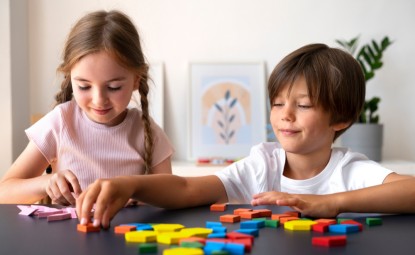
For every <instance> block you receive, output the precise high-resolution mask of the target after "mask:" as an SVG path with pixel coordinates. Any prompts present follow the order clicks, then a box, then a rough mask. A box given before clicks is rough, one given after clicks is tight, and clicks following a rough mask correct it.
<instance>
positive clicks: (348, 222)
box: [340, 220, 363, 231]
mask: <svg viewBox="0 0 415 255" xmlns="http://www.w3.org/2000/svg"><path fill="white" fill-rule="evenodd" d="M340 224H351V225H357V226H359V231H362V230H363V225H362V224H361V223H359V222H357V221H355V220H344V221H342V222H340Z"/></svg>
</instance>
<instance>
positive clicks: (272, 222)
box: [265, 220, 280, 228]
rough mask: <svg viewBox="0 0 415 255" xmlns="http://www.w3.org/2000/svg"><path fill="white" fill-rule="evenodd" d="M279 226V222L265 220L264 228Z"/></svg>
mask: <svg viewBox="0 0 415 255" xmlns="http://www.w3.org/2000/svg"><path fill="white" fill-rule="evenodd" d="M279 224H280V221H279V220H265V227H266V228H278V226H279Z"/></svg>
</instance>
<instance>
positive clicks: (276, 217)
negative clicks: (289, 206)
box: [271, 213, 291, 220]
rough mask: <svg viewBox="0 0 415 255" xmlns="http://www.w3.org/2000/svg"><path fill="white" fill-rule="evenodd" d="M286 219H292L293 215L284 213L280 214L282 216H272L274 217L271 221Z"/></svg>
mask: <svg viewBox="0 0 415 255" xmlns="http://www.w3.org/2000/svg"><path fill="white" fill-rule="evenodd" d="M285 217H291V215H289V214H284V213H280V214H272V215H271V219H272V220H280V219H281V218H285Z"/></svg>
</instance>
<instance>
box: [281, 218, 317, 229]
mask: <svg viewBox="0 0 415 255" xmlns="http://www.w3.org/2000/svg"><path fill="white" fill-rule="evenodd" d="M314 224H317V222H314V221H312V220H291V221H287V222H286V223H284V229H289V230H305V231H310V230H311V226H312V225H314Z"/></svg>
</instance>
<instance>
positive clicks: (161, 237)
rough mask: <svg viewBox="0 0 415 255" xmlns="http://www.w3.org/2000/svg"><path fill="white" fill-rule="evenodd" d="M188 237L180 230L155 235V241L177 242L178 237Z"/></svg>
mask: <svg viewBox="0 0 415 255" xmlns="http://www.w3.org/2000/svg"><path fill="white" fill-rule="evenodd" d="M187 237H189V235H188V234H186V233H182V232H165V233H159V234H158V235H157V242H158V243H162V244H178V243H179V241H180V239H183V238H187Z"/></svg>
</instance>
